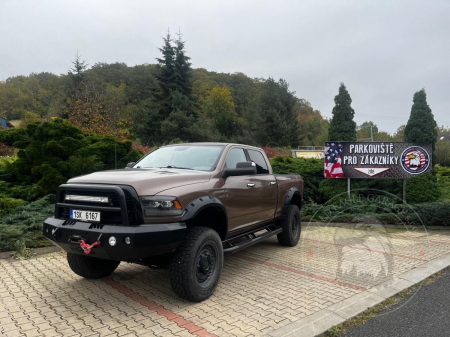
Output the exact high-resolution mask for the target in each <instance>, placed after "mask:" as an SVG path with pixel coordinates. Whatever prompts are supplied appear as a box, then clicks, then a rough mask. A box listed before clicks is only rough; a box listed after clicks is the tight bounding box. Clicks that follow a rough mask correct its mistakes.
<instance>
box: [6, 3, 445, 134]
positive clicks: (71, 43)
mask: <svg viewBox="0 0 450 337" xmlns="http://www.w3.org/2000/svg"><path fill="white" fill-rule="evenodd" d="M167 29H170V31H171V32H172V33H173V34H174V35H175V33H176V32H178V30H179V29H180V30H181V33H182V34H183V38H184V40H185V41H186V51H187V54H188V56H190V57H191V61H192V64H193V67H194V68H205V69H207V70H210V71H216V72H225V73H235V72H242V73H245V74H246V75H248V76H250V77H263V78H267V77H269V76H270V77H273V78H275V79H279V78H284V79H285V80H286V81H287V82H288V83H290V88H291V90H292V91H295V92H296V95H297V97H299V98H304V99H306V100H308V101H310V102H311V104H312V106H313V107H314V108H315V109H317V110H320V111H321V112H322V114H323V115H324V116H325V117H331V111H332V109H333V106H334V96H335V95H337V93H338V89H339V84H340V83H341V82H344V83H345V85H346V87H347V89H348V91H349V93H350V95H351V97H352V100H353V103H352V107H353V108H354V109H355V121H356V122H357V123H358V124H361V123H363V122H364V121H368V120H372V121H373V122H375V124H377V125H378V127H379V129H380V130H383V131H387V132H390V133H392V132H395V131H396V129H397V128H398V127H399V126H400V125H401V124H406V122H407V120H408V117H409V114H410V111H411V105H412V98H413V95H414V93H415V92H416V91H418V90H420V89H422V88H425V89H426V92H427V97H428V104H429V105H430V107H431V109H432V111H433V114H434V116H435V119H436V121H437V123H438V125H445V126H447V125H449V126H450V0H428V1H416V0H390V1H387V0H386V1H383V0H373V1H365V0H353V1H352V0H349V1H342V0H330V1H321V0H290V1H288V0H271V1H245V0H238V1H234V0H227V1H213V0H203V1H199V0H195V1H194V0H177V1H170V0H158V1H153V0H122V1H111V0H110V1H106V0H104V1H99V0H98V1H97V0H89V1H85V0H76V1H68V0H59V1H58V0H49V1H45V0H39V1H38V0H32V1H25V0H0V80H6V79H7V78H8V77H11V76H17V75H29V74H30V73H32V72H36V73H38V72H43V71H47V72H52V73H54V74H63V73H67V71H68V69H69V68H70V67H71V66H72V64H71V62H72V61H73V60H74V57H75V55H76V53H77V52H78V53H79V54H80V55H81V58H82V59H83V60H85V61H87V63H89V64H90V65H94V64H95V63H97V62H106V63H113V62H124V63H126V64H127V65H129V66H134V65H136V64H143V63H155V58H156V57H160V53H159V51H158V48H159V47H161V46H162V44H163V41H162V38H161V37H162V36H164V35H165V34H166V32H167Z"/></svg>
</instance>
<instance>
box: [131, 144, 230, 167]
mask: <svg viewBox="0 0 450 337" xmlns="http://www.w3.org/2000/svg"><path fill="white" fill-rule="evenodd" d="M223 149H224V146H190V145H179V146H168V147H161V148H159V149H156V150H155V151H153V152H151V153H149V154H148V155H147V156H146V157H144V158H142V159H141V160H140V161H139V162H137V163H136V165H134V166H133V167H134V168H175V169H189V170H199V171H212V170H214V169H215V167H216V165H217V162H218V160H219V158H220V154H221V153H222V151H223Z"/></svg>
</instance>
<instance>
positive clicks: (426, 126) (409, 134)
mask: <svg viewBox="0 0 450 337" xmlns="http://www.w3.org/2000/svg"><path fill="white" fill-rule="evenodd" d="M404 132H405V133H404V140H405V142H412V143H417V144H419V145H421V144H430V143H431V144H432V147H433V157H434V150H435V145H436V141H437V137H438V131H437V123H436V121H435V120H434V116H433V113H432V112H431V109H430V107H429V106H428V103H427V94H426V92H425V89H422V90H420V91H418V92H416V93H415V94H414V98H413V106H412V108H411V114H410V116H409V119H408V123H407V124H406V127H405V131H404ZM433 159H434V158H433Z"/></svg>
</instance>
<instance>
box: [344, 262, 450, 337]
mask: <svg viewBox="0 0 450 337" xmlns="http://www.w3.org/2000/svg"><path fill="white" fill-rule="evenodd" d="M342 336H346V337H358V336H364V337H367V336H389V337H396V336H402V337H403V336H408V337H414V336H417V337H419V336H420V337H423V336H433V337H438V336H446V337H447V336H450V271H447V272H446V273H445V274H444V275H442V276H441V277H439V278H438V279H437V280H436V281H435V282H433V283H431V284H428V285H424V286H422V287H421V288H420V289H419V290H418V291H417V292H416V293H414V294H412V295H410V296H408V297H406V298H404V299H403V300H402V301H400V302H399V303H397V304H396V305H395V306H393V307H391V308H389V309H386V310H384V311H382V312H381V313H380V314H378V315H377V316H376V317H374V318H372V319H370V320H369V321H367V322H366V323H365V324H363V325H360V326H358V327H355V328H352V329H349V330H347V331H346V333H345V334H343V335H342Z"/></svg>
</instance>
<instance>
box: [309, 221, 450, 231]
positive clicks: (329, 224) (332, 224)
mask: <svg viewBox="0 0 450 337" xmlns="http://www.w3.org/2000/svg"><path fill="white" fill-rule="evenodd" d="M303 223H304V224H305V223H306V221H304V222H303ZM358 224H359V223H358V222H320V221H308V226H318V227H355V225H358ZM364 225H367V226H369V225H370V224H364ZM382 226H383V227H384V228H394V229H405V226H404V225H385V224H383V225H382ZM423 228H424V229H426V230H430V231H432V230H448V231H450V226H423Z"/></svg>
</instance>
